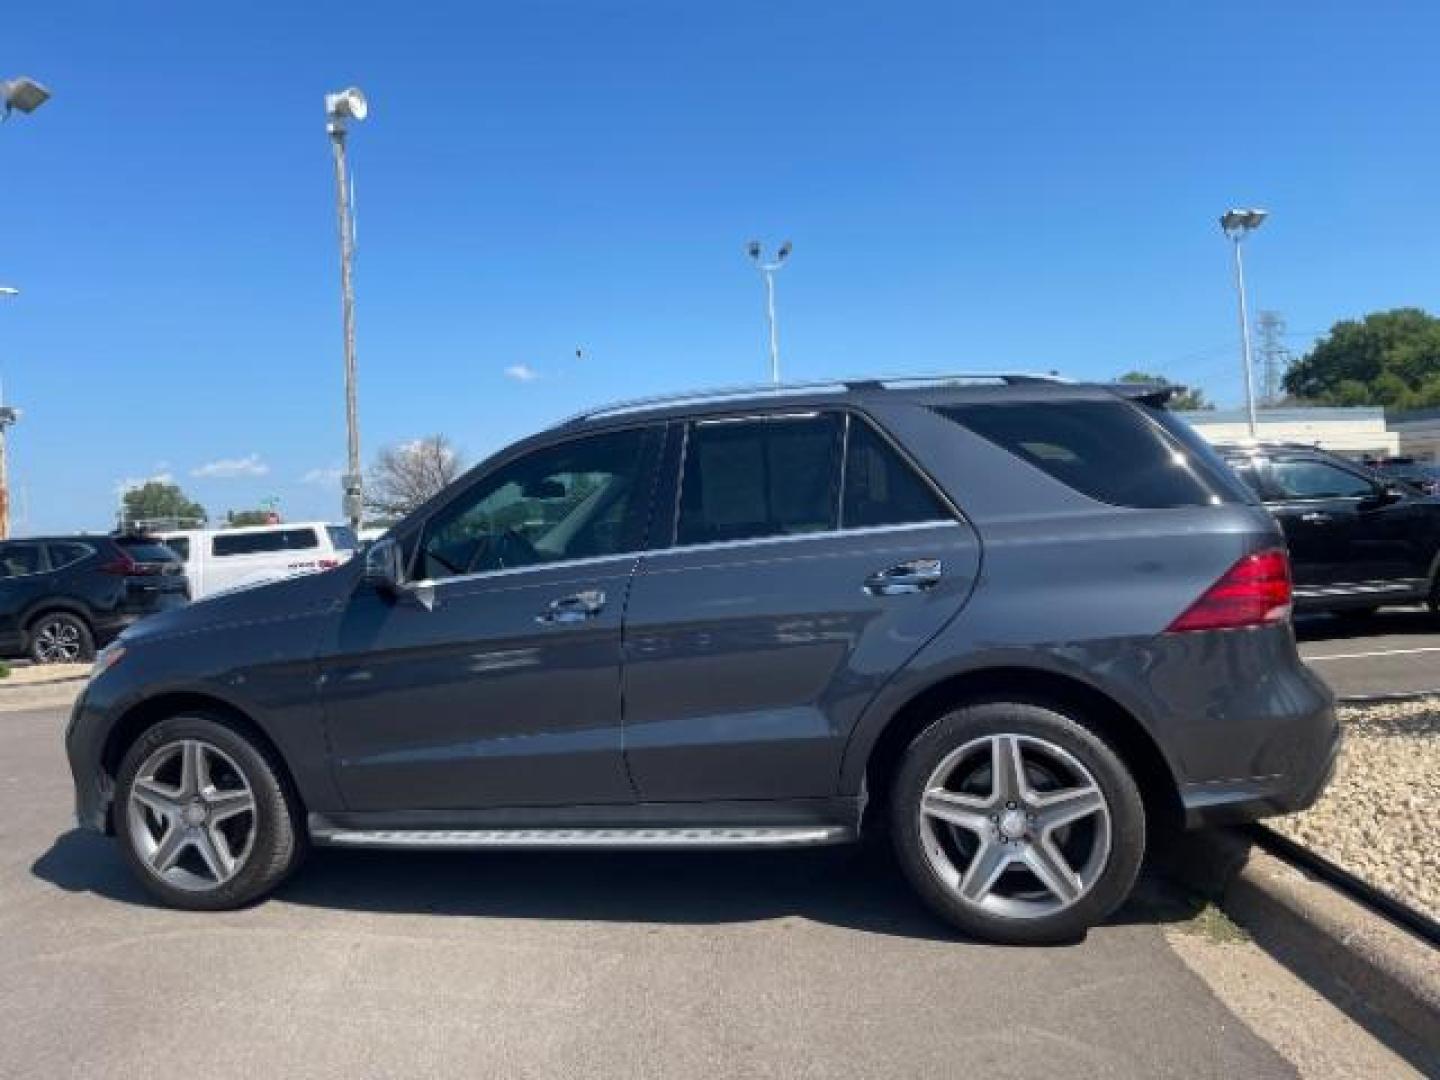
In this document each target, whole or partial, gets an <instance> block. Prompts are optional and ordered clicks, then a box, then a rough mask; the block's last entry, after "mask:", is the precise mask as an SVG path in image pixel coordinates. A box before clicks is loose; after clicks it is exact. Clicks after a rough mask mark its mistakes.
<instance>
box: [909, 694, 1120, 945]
mask: <svg viewBox="0 0 1440 1080" xmlns="http://www.w3.org/2000/svg"><path fill="white" fill-rule="evenodd" d="M891 803H892V805H891V828H892V831H893V833H894V841H895V845H896V851H897V853H898V854H899V857H900V861H901V864H902V866H904V868H905V870H906V873H907V875H908V876H909V877H910V879H911V881H912V882H913V883H914V884H915V885H916V887H917V889H918V890H919V892H920V893H921V895H922V896H923V897H924V898H925V899H926V900H927V901H928V902H929V903H930V904H931V906H932V907H934V908H935V909H936V910H937V911H939V912H940V913H941V914H942V915H944V916H945V917H946V918H948V919H949V920H950V921H952V922H954V923H955V924H956V925H958V926H960V927H961V928H963V929H964V930H966V931H967V932H970V933H973V934H975V935H977V936H980V937H986V938H990V939H992V940H1000V941H1014V942H1041V941H1057V940H1064V939H1067V938H1072V937H1075V936H1077V935H1078V934H1081V933H1083V932H1084V931H1085V930H1086V929H1088V928H1089V927H1090V926H1092V925H1094V923H1096V922H1098V921H1099V920H1100V919H1103V918H1104V917H1105V916H1106V915H1107V914H1109V913H1110V911H1111V910H1113V908H1114V907H1115V906H1116V905H1117V904H1118V903H1119V902H1120V901H1121V900H1122V899H1123V898H1124V897H1125V895H1126V894H1127V893H1128V892H1129V889H1130V886H1131V885H1132V884H1133V882H1134V879H1135V875H1136V873H1137V871H1138V869H1139V864H1140V858H1141V855H1142V854H1143V850H1144V842H1145V828H1144V811H1143V808H1142V805H1141V801H1140V796H1139V792H1138V790H1137V788H1136V786H1135V782H1134V780H1133V778H1132V777H1131V776H1130V774H1129V773H1128V771H1127V770H1126V768H1125V766H1124V764H1123V763H1122V762H1121V761H1120V759H1119V757H1118V756H1117V755H1116V754H1115V752H1114V751H1113V750H1112V749H1111V748H1110V747H1109V746H1108V745H1106V743H1105V742H1104V741H1103V740H1101V739H1100V738H1098V737H1097V736H1096V735H1095V734H1094V733H1093V732H1091V731H1090V730H1088V729H1086V728H1085V727H1083V726H1081V725H1080V724H1079V723H1077V722H1076V721H1075V720H1074V719H1073V718H1070V717H1067V716H1065V715H1063V714H1061V713H1058V712H1055V711H1053V710H1050V709H1046V708H1041V707H1039V706H1035V705H1028V704H1018V703H1001V702H991V703H985V704H981V705H971V706H966V707H964V708H961V709H957V710H955V711H954V712H951V713H949V714H947V715H945V716H943V717H941V718H940V719H938V720H937V721H936V722H935V723H934V724H932V725H931V726H930V727H929V728H927V729H926V730H925V731H924V732H922V733H921V734H920V735H919V736H918V737H917V738H916V739H915V741H914V742H913V743H912V744H911V746H910V749H909V750H908V751H907V753H906V755H905V758H904V760H903V761H902V763H901V767H900V770H899V773H898V774H897V777H896V781H895V784H894V788H893V790H892V792H891Z"/></svg>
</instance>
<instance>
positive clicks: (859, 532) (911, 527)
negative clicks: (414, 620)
mask: <svg viewBox="0 0 1440 1080" xmlns="http://www.w3.org/2000/svg"><path fill="white" fill-rule="evenodd" d="M958 528H960V522H958V521H953V520H951V519H949V518H937V519H936V520H934V521H910V522H906V523H904V524H901V525H868V526H866V527H864V528H860V529H824V530H822V531H820V532H810V533H791V534H788V535H785V536H753V537H749V538H747V539H745V540H716V541H714V542H713V543H709V544H680V545H674V544H672V545H671V546H669V547H663V548H648V549H644V550H640V551H621V552H616V553H615V554H614V555H593V556H590V557H589V558H584V559H557V560H556V561H555V562H547V563H534V564H532V565H530V566H507V567H504V568H503V569H500V570H479V571H476V572H475V573H473V574H456V575H455V576H453V577H445V578H422V579H421V580H419V581H411V582H409V583H408V584H410V585H413V586H416V587H422V586H435V587H437V588H438V587H440V586H443V585H452V584H458V583H463V582H467V581H479V580H482V579H486V578H501V577H513V576H515V575H516V574H527V573H533V572H535V571H537V570H568V569H570V568H572V567H576V566H595V565H598V564H600V563H608V562H619V561H621V560H623V559H634V560H639V559H653V558H656V557H658V556H660V555H686V554H689V553H690V552H705V551H727V550H734V549H735V548H744V547H768V546H771V545H774V544H789V543H795V542H797V541H801V540H834V539H838V538H842V537H851V536H882V535H885V534H887V533H900V532H915V531H919V530H922V529H958Z"/></svg>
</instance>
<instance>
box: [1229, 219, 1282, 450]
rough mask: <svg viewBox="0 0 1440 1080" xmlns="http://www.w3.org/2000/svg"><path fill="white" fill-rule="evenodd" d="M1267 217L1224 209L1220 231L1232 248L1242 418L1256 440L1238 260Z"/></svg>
mask: <svg viewBox="0 0 1440 1080" xmlns="http://www.w3.org/2000/svg"><path fill="white" fill-rule="evenodd" d="M1269 216H1270V211H1268V210H1254V209H1249V210H1246V209H1236V210H1226V211H1225V213H1223V214H1222V215H1220V228H1221V229H1222V230H1224V232H1225V235H1226V236H1227V237H1229V238H1230V243H1231V244H1232V245H1233V246H1234V248H1235V295H1236V297H1237V298H1238V299H1239V302H1240V360H1241V363H1243V364H1244V365H1245V415H1246V420H1247V422H1248V424H1249V428H1250V437H1251V438H1252V439H1253V438H1255V433H1256V425H1255V371H1254V368H1253V365H1252V364H1251V362H1250V312H1249V310H1248V309H1247V308H1246V306H1245V260H1244V259H1242V258H1241V257H1240V244H1241V243H1242V242H1243V241H1244V239H1245V237H1246V236H1248V235H1249V234H1250V233H1252V232H1254V231H1255V230H1256V229H1258V228H1259V227H1260V225H1261V223H1262V222H1264V220H1265V219H1266V218H1267V217H1269Z"/></svg>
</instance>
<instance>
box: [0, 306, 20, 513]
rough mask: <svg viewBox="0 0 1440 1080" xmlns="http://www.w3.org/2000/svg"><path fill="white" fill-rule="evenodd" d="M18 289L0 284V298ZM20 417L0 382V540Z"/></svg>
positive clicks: (7, 506)
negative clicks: (13, 433) (14, 430)
mask: <svg viewBox="0 0 1440 1080" xmlns="http://www.w3.org/2000/svg"><path fill="white" fill-rule="evenodd" d="M19 295H20V290H19V289H16V288H14V287H13V286H10V285H0V298H8V297H13V296H19ZM19 419H20V410H19V409H17V408H15V407H14V406H13V405H6V404H5V393H4V389H3V384H0V540H9V539H10V445H9V443H10V439H9V433H10V429H11V428H12V427H14V426H15V423H16V421H18V420H19Z"/></svg>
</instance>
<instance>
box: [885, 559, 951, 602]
mask: <svg viewBox="0 0 1440 1080" xmlns="http://www.w3.org/2000/svg"><path fill="white" fill-rule="evenodd" d="M944 572H945V566H944V564H943V563H941V562H940V560H939V559H911V560H910V561H909V562H903V563H900V564H899V565H898V566H892V567H890V568H889V569H887V570H878V571H876V572H875V573H873V574H871V575H870V576H869V577H867V578H866V579H865V591H866V592H867V593H869V594H870V595H871V596H903V595H905V594H906V593H918V592H924V591H925V590H926V589H933V588H934V587H935V585H936V584H937V583H938V582H939V581H940V578H941V576H942V575H943V574H944Z"/></svg>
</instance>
